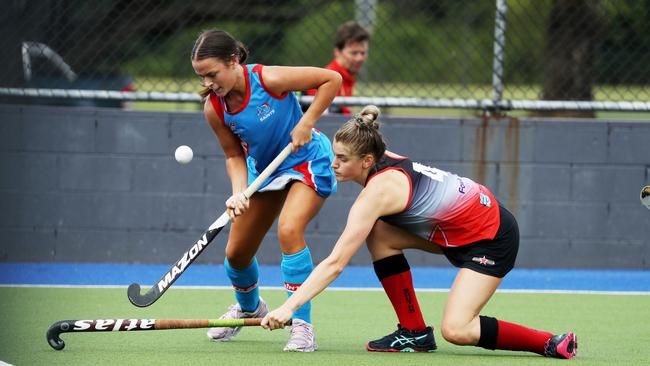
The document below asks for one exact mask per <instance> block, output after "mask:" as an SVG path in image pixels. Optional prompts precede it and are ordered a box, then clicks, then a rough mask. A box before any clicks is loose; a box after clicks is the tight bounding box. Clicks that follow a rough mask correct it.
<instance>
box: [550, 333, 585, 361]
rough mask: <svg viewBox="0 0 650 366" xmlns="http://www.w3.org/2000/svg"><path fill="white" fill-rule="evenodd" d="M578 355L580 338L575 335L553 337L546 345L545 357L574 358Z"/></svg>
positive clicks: (567, 334)
mask: <svg viewBox="0 0 650 366" xmlns="http://www.w3.org/2000/svg"><path fill="white" fill-rule="evenodd" d="M577 353H578V337H577V336H576V335H575V334H574V333H565V334H560V335H556V336H553V337H551V338H549V340H548V341H546V343H544V356H547V357H555V358H574V357H575V356H576V354H577Z"/></svg>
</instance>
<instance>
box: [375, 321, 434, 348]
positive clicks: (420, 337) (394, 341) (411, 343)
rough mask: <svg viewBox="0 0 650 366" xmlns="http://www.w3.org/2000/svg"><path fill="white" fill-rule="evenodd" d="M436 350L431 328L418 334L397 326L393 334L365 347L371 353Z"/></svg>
mask: <svg viewBox="0 0 650 366" xmlns="http://www.w3.org/2000/svg"><path fill="white" fill-rule="evenodd" d="M436 348H437V347H436V340H435V339H434V338H433V329H431V327H426V328H424V330H422V331H419V332H418V331H415V330H409V329H406V328H402V326H401V325H399V324H397V330H396V331H394V332H393V333H391V334H389V335H387V336H385V337H383V338H380V339H377V340H374V341H370V342H368V344H367V345H366V349H367V350H368V351H371V352H433V351H435V350H436Z"/></svg>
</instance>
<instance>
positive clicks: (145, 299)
mask: <svg viewBox="0 0 650 366" xmlns="http://www.w3.org/2000/svg"><path fill="white" fill-rule="evenodd" d="M292 149H293V145H292V144H291V143H289V144H288V145H287V146H286V147H285V148H284V149H283V150H282V151H281V152H280V154H278V156H276V157H275V159H273V161H272V162H271V163H270V164H269V165H268V166H267V167H266V169H264V170H263V171H262V173H260V175H259V176H258V177H257V179H255V180H254V181H253V183H251V185H250V186H248V188H246V190H245V191H244V195H245V196H246V198H250V196H252V195H253V193H255V192H256V191H257V189H258V188H259V187H260V185H261V184H262V183H263V182H264V181H265V180H266V178H268V177H269V176H270V175H271V173H273V172H274V171H275V170H276V169H277V168H278V166H280V164H282V162H283V161H284V160H285V159H286V158H287V156H289V154H291V150H292ZM228 221H230V217H229V216H228V211H225V212H224V213H223V214H222V215H221V216H219V218H218V219H217V220H216V221H215V222H213V223H212V225H210V227H209V228H208V230H206V231H205V232H204V233H203V235H201V237H200V238H199V240H197V241H196V243H194V245H192V246H191V247H190V249H189V250H188V251H186V252H185V253H183V256H182V257H181V259H179V260H178V261H177V262H176V264H174V265H173V266H172V268H170V269H169V271H167V273H165V275H164V276H162V278H161V279H160V281H158V283H157V284H156V285H154V286H153V287H151V288H150V289H149V290H148V291H147V292H145V293H144V294H141V293H140V289H141V287H140V285H139V284H137V283H132V284H131V285H129V289H128V291H127V295H128V297H129V301H131V303H132V304H133V305H135V306H139V307H146V306H149V305H151V304H153V303H154V302H155V301H156V300H158V299H159V298H160V297H161V296H162V295H163V293H165V291H167V289H168V288H169V287H170V286H171V285H172V284H173V283H174V281H176V280H177V279H178V277H180V275H182V274H183V272H185V270H186V269H187V267H189V266H190V264H192V262H194V260H195V259H196V258H197V257H198V256H199V255H200V254H201V252H203V250H204V249H205V248H206V247H207V246H208V244H210V243H211V242H212V240H214V238H215V237H216V236H217V234H219V232H220V231H221V229H223V228H224V227H225V226H226V224H228Z"/></svg>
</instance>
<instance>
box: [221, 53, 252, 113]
mask: <svg viewBox="0 0 650 366" xmlns="http://www.w3.org/2000/svg"><path fill="white" fill-rule="evenodd" d="M241 67H242V68H243V69H244V84H246V98H244V102H243V103H242V104H241V105H240V106H239V108H237V110H236V111H232V112H228V110H226V113H228V114H230V115H233V114H237V113H239V112H241V111H243V110H244V108H246V106H247V105H248V101H249V100H251V82H250V78H249V76H248V67H246V65H241Z"/></svg>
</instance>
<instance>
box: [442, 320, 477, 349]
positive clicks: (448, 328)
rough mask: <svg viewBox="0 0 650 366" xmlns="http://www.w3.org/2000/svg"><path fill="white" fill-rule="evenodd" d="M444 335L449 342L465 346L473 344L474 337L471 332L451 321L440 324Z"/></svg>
mask: <svg viewBox="0 0 650 366" xmlns="http://www.w3.org/2000/svg"><path fill="white" fill-rule="evenodd" d="M440 333H441V334H442V337H443V338H444V339H445V340H446V341H447V342H449V343H453V344H455V345H459V346H464V345H471V344H473V343H472V339H471V336H470V334H469V332H468V331H467V330H466V329H465V328H464V327H458V326H455V325H453V324H450V323H445V322H443V323H442V324H441V325H440Z"/></svg>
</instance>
